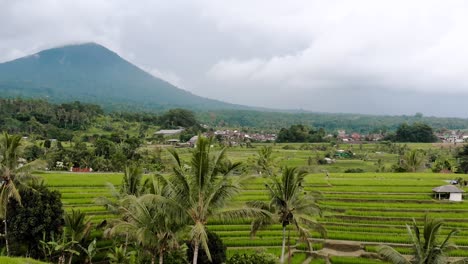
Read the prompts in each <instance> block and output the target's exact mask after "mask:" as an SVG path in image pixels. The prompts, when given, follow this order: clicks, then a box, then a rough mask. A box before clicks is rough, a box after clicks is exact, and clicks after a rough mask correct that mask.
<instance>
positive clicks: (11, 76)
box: [0, 43, 247, 110]
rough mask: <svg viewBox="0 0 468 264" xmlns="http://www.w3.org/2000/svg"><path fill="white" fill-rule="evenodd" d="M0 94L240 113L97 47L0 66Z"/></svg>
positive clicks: (58, 51) (74, 47)
mask: <svg viewBox="0 0 468 264" xmlns="http://www.w3.org/2000/svg"><path fill="white" fill-rule="evenodd" d="M0 93H1V94H3V96H23V97H45V98H47V99H49V100H51V101H55V102H64V101H71V100H79V101H83V102H91V103H98V104H101V105H103V106H104V107H105V108H114V109H115V108H132V109H139V110H141V109H146V110H151V109H152V110H156V109H165V108H170V107H187V108H192V109H239V108H244V109H245V108H247V107H243V106H238V105H233V104H228V103H224V102H221V101H216V100H211V99H207V98H203V97H200V96H196V95H194V94H192V93H189V92H187V91H184V90H182V89H179V88H177V87H175V86H173V85H172V84H170V83H168V82H166V81H164V80H161V79H158V78H156V77H154V76H152V75H150V74H148V73H147V72H145V71H143V70H141V69H140V68H138V67H136V66H135V65H133V64H131V63H129V62H128V61H126V60H124V59H123V58H121V57H120V56H118V55H117V54H116V53H114V52H112V51H110V50H108V49H106V48H105V47H103V46H100V45H98V44H95V43H87V44H80V45H70V46H65V47H60V48H53V49H49V50H44V51H41V52H39V53H37V54H34V55H30V56H27V57H23V58H20V59H16V60H13V61H10V62H5V63H1V64H0Z"/></svg>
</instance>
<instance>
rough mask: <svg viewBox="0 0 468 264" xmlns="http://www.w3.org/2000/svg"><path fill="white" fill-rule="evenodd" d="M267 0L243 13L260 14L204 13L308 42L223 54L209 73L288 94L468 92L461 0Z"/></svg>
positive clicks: (230, 25) (467, 21)
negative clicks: (272, 50) (273, 50)
mask: <svg viewBox="0 0 468 264" xmlns="http://www.w3.org/2000/svg"><path fill="white" fill-rule="evenodd" d="M241 2H242V1H241ZM248 2H250V1H248ZM237 3H238V2H237V1H236V4H237ZM269 3H270V1H266V2H262V1H260V6H254V7H253V8H250V9H249V8H247V4H248V3H247V2H245V4H246V7H245V8H242V10H251V12H254V10H257V11H258V10H262V12H261V13H260V14H259V15H254V14H253V13H249V12H247V14H239V16H235V15H233V14H234V13H235V11H236V10H238V7H237V6H233V7H231V8H229V7H227V8H226V7H225V6H223V8H214V9H210V10H211V12H207V13H206V15H207V16H212V18H213V19H214V20H215V21H217V23H218V25H219V27H220V28H221V29H223V30H226V31H230V30H234V29H235V30H237V31H242V29H245V30H246V32H251V33H250V34H257V35H261V34H262V33H263V34H269V36H270V38H271V41H272V42H275V41H276V40H280V41H281V40H282V39H283V38H284V36H283V32H287V33H288V34H286V35H287V36H290V37H291V36H293V37H294V36H295V35H297V39H298V41H308V44H307V45H306V47H305V48H303V49H302V50H296V51H293V52H291V53H288V54H283V55H273V56H271V57H267V58H247V59H244V60H241V59H237V58H235V57H234V58H232V57H230V58H227V59H222V60H221V61H219V62H217V63H215V64H214V65H213V67H212V68H211V69H210V70H209V71H208V72H207V76H208V77H209V78H213V79H215V80H217V81H222V80H224V81H229V82H237V83H238V84H239V85H240V86H243V87H249V86H258V85H264V86H269V87H274V86H278V85H281V86H287V87H288V88H289V89H290V91H294V90H304V89H308V90H310V91H316V90H320V89H338V88H340V89H341V88H347V89H356V87H359V86H367V87H369V88H372V89H382V88H385V89H395V90H410V91H419V92H440V90H441V89H444V91H445V92H452V93H468V89H467V88H468V87H467V81H468V78H467V77H466V75H465V74H463V71H464V70H463V69H465V68H466V66H468V52H467V51H466V49H465V48H463V46H466V45H468V36H467V35H466V34H465V33H464V31H465V27H466V26H467V25H468V18H467V17H466V16H465V12H466V11H468V9H467V7H468V6H467V5H466V4H464V3H463V2H460V1H453V2H450V4H449V5H447V3H446V2H444V3H442V2H440V1H425V3H426V4H424V5H421V2H420V1H412V2H410V3H408V2H407V1H405V2H403V1H378V2H377V1H352V2H350V1H347V2H342V1H332V2H330V3H324V2H323V1H320V5H317V1H313V3H312V4H307V3H305V2H301V1H297V2H296V1H293V2H291V3H290V2H288V3H287V4H288V5H290V6H289V8H288V7H285V6H283V7H284V8H272V9H271V8H269V6H270V5H269ZM295 4H296V5H295ZM301 6H302V7H304V8H302V9H301V8H300V7H301ZM226 9H227V10H228V11H224V12H223V10H226ZM289 12H291V13H289ZM261 21H262V22H261ZM274 28H276V29H278V30H274ZM252 31H255V32H252ZM247 89H248V88H247Z"/></svg>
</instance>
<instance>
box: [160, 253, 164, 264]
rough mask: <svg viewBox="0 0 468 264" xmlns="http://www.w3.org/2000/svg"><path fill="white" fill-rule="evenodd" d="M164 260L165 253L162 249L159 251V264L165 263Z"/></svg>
mask: <svg viewBox="0 0 468 264" xmlns="http://www.w3.org/2000/svg"><path fill="white" fill-rule="evenodd" d="M163 262H164V253H163V252H162V250H161V251H160V252H159V264H163Z"/></svg>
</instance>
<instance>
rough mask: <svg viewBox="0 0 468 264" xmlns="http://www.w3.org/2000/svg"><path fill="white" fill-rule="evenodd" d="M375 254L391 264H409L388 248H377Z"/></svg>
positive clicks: (396, 252) (401, 256) (392, 249)
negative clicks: (377, 253)
mask: <svg viewBox="0 0 468 264" xmlns="http://www.w3.org/2000/svg"><path fill="white" fill-rule="evenodd" d="M377 252H379V254H380V255H381V256H382V257H384V258H385V259H386V260H388V261H390V262H391V263H393V264H411V262H409V261H408V260H407V259H406V258H405V257H404V256H403V255H401V254H400V253H399V252H398V251H396V250H395V249H394V248H392V247H389V246H385V245H384V246H379V247H378V248H377Z"/></svg>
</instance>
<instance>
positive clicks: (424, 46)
mask: <svg viewBox="0 0 468 264" xmlns="http://www.w3.org/2000/svg"><path fill="white" fill-rule="evenodd" d="M466 13H468V3H467V2H466V1H463V0H453V1H449V2H447V1H440V0H414V1H403V0H392V1H390V0H382V1H375V0H355V1H347V0H329V1H319V0H292V1H276V0H238V1H217V0H194V1H187V0H174V1H163V0H154V1H153V0H141V1H138V2H130V1H124V0H102V1H92V0H83V1H72V0H63V1H55V0H37V1H27V0H17V1H7V0H0V24H1V25H2V27H0V61H6V60H11V59H14V58H16V57H20V56H24V55H26V54H33V53H35V52H37V51H39V50H42V49H46V48H50V47H54V46H59V45H64V44H68V43H76V42H86V41H94V42H98V43H100V44H103V45H104V46H106V47H108V48H110V49H112V50H114V51H116V52H117V53H118V54H120V55H121V56H123V57H124V58H126V59H128V60H129V61H131V62H132V63H135V64H136V65H139V66H140V67H142V66H143V67H142V68H145V69H149V70H148V72H150V73H152V74H153V75H155V76H157V77H159V78H163V79H166V80H168V81H169V82H171V83H173V84H175V85H178V86H181V87H182V88H184V89H188V90H190V91H192V92H193V93H196V94H199V95H202V96H207V97H212V98H216V99H221V100H225V101H229V102H233V103H240V104H250V105H257V106H266V107H273V108H296V109H297V108H304V109H309V110H315V111H331V112H335V111H340V112H355V111H360V112H366V113H374V112H379V113H401V112H404V111H408V112H411V113H412V112H413V111H414V112H423V113H429V112H431V113H434V114H437V109H436V110H434V109H433V108H434V105H435V103H436V102H437V99H438V98H439V99H440V98H444V96H448V97H457V98H464V99H466V100H468V87H467V86H468V75H466V74H465V72H466V69H467V68H468V49H466V47H467V46H468V35H467V34H466V32H465V31H466V27H467V26H468V17H467V16H466ZM397 95H398V96H397ZM402 97H404V100H402ZM363 98H364V99H363ZM423 100H425V102H424V101H423ZM460 100H461V99H460ZM427 102H431V104H427ZM457 102H459V101H457ZM460 102H461V101H460ZM440 107H441V108H443V110H439V112H440V113H441V114H442V112H443V114H444V115H445V114H447V113H453V114H454V115H455V114H459V110H458V109H457V105H455V104H444V105H440Z"/></svg>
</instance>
